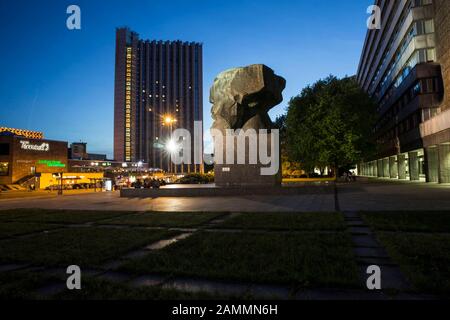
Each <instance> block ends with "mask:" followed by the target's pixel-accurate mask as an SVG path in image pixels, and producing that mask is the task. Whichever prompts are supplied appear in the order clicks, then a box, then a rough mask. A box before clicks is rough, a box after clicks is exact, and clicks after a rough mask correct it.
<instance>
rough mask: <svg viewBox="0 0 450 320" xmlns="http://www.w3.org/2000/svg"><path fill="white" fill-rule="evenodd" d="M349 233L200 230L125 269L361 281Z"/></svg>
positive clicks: (267, 279) (309, 282)
mask: <svg viewBox="0 0 450 320" xmlns="http://www.w3.org/2000/svg"><path fill="white" fill-rule="evenodd" d="M351 245H352V244H351V239H350V237H349V236H348V235H347V234H345V233H331V234H312V233H307V234H301V235H288V234H264V235H262V234H228V233H225V234H222V233H208V232H201V233H198V234H195V235H193V236H192V237H190V238H188V239H186V240H183V241H180V242H177V243H175V244H174V245H172V246H170V247H167V248H165V249H163V250H160V251H157V252H153V253H151V254H149V255H147V256H146V257H144V258H141V259H138V260H132V261H130V262H129V263H127V264H125V265H124V266H123V267H122V269H123V270H125V271H128V272H134V273H138V274H139V273H150V272H155V273H162V274H167V275H177V276H193V277H201V278H204V277H206V278H213V279H219V280H236V281H250V282H262V283H283V284H291V285H293V286H301V287H310V286H312V287H315V286H356V285H357V284H358V271H357V265H356V262H355V259H354V256H353V253H352V250H351Z"/></svg>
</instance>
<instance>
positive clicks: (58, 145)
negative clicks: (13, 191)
mask: <svg viewBox="0 0 450 320" xmlns="http://www.w3.org/2000/svg"><path fill="white" fill-rule="evenodd" d="M67 164H68V162H67V142H62V141H53V140H42V139H30V138H26V137H24V136H18V135H10V134H7V135H5V134H0V185H9V184H23V183H25V182H26V181H27V180H31V179H33V178H36V177H37V176H39V175H40V174H42V173H60V172H66V171H67Z"/></svg>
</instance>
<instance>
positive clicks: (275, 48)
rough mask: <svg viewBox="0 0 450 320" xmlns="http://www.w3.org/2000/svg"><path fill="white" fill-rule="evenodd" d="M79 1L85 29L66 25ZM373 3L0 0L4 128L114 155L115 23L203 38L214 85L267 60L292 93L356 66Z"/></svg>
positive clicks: (207, 76) (0, 115)
mask: <svg viewBox="0 0 450 320" xmlns="http://www.w3.org/2000/svg"><path fill="white" fill-rule="evenodd" d="M70 4H77V5H79V6H80V7H81V11H82V30H80V31H69V30H67V28H66V19H67V14H66V8H67V6H68V5H70ZM371 4H373V0H339V1H335V0H271V1H268V0H267V1H265V0H252V1H250V0H238V1H235V0H183V1H181V0H170V1H166V0H127V1H125V0H120V1H119V0H73V1H65V0H39V1H25V0H15V1H1V2H0V41H1V43H2V49H1V50H0V52H1V53H0V70H1V71H0V126H9V127H17V128H26V129H31V130H40V131H43V132H44V134H45V137H46V138H49V139H57V140H66V141H69V142H72V141H80V140H82V141H85V142H88V148H89V152H99V153H107V154H108V155H110V156H111V155H112V146H113V139H112V137H113V103H114V90H113V89H114V53H115V51H114V48H115V28H116V27H118V26H124V25H127V26H129V27H130V28H132V29H133V30H135V31H136V32H138V33H139V34H140V36H141V38H145V39H157V40H160V39H162V40H177V39H180V40H185V41H199V42H203V44H204V58H203V61H204V86H205V87H204V114H205V119H204V121H205V131H206V130H208V128H209V127H210V125H211V119H210V116H209V114H210V112H209V111H210V104H209V102H208V94H209V87H210V85H211V84H212V81H213V79H214V77H215V76H216V75H217V74H218V73H219V72H221V71H223V70H225V69H229V68H231V67H237V66H244V65H248V64H253V63H264V64H267V65H268V66H270V67H271V68H273V69H274V70H275V72H276V73H277V74H279V75H281V76H283V77H284V78H286V80H287V88H286V90H285V91H284V101H283V103H282V104H280V105H279V106H277V107H276V108H275V109H274V110H273V111H272V112H271V115H272V116H276V115H277V114H280V113H283V112H284V110H285V109H286V106H287V102H288V101H289V99H290V98H291V97H292V96H294V95H297V94H298V93H299V92H300V91H301V89H302V88H303V87H304V86H306V85H307V84H310V83H312V82H314V81H316V80H317V79H319V78H323V77H325V76H327V75H329V74H334V75H337V76H344V75H351V74H354V73H356V69H357V65H358V62H359V56H360V52H361V49H362V45H363V41H364V37H365V33H366V31H367V29H366V25H365V23H366V20H367V17H368V15H367V14H366V9H367V7H368V6H369V5H371Z"/></svg>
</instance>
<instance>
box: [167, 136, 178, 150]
mask: <svg viewBox="0 0 450 320" xmlns="http://www.w3.org/2000/svg"><path fill="white" fill-rule="evenodd" d="M166 149H167V151H168V152H170V153H173V152H176V151H177V149H178V146H177V144H176V142H175V141H174V140H173V139H170V140H169V141H168V142H167V143H166Z"/></svg>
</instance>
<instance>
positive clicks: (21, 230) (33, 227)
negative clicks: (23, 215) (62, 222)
mask: <svg viewBox="0 0 450 320" xmlns="http://www.w3.org/2000/svg"><path fill="white" fill-rule="evenodd" d="M55 228H59V226H57V225H51V224H44V223H34V222H1V223H0V238H8V237H13V236H20V235H24V234H28V233H34V232H40V231H46V230H52V229H55Z"/></svg>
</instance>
